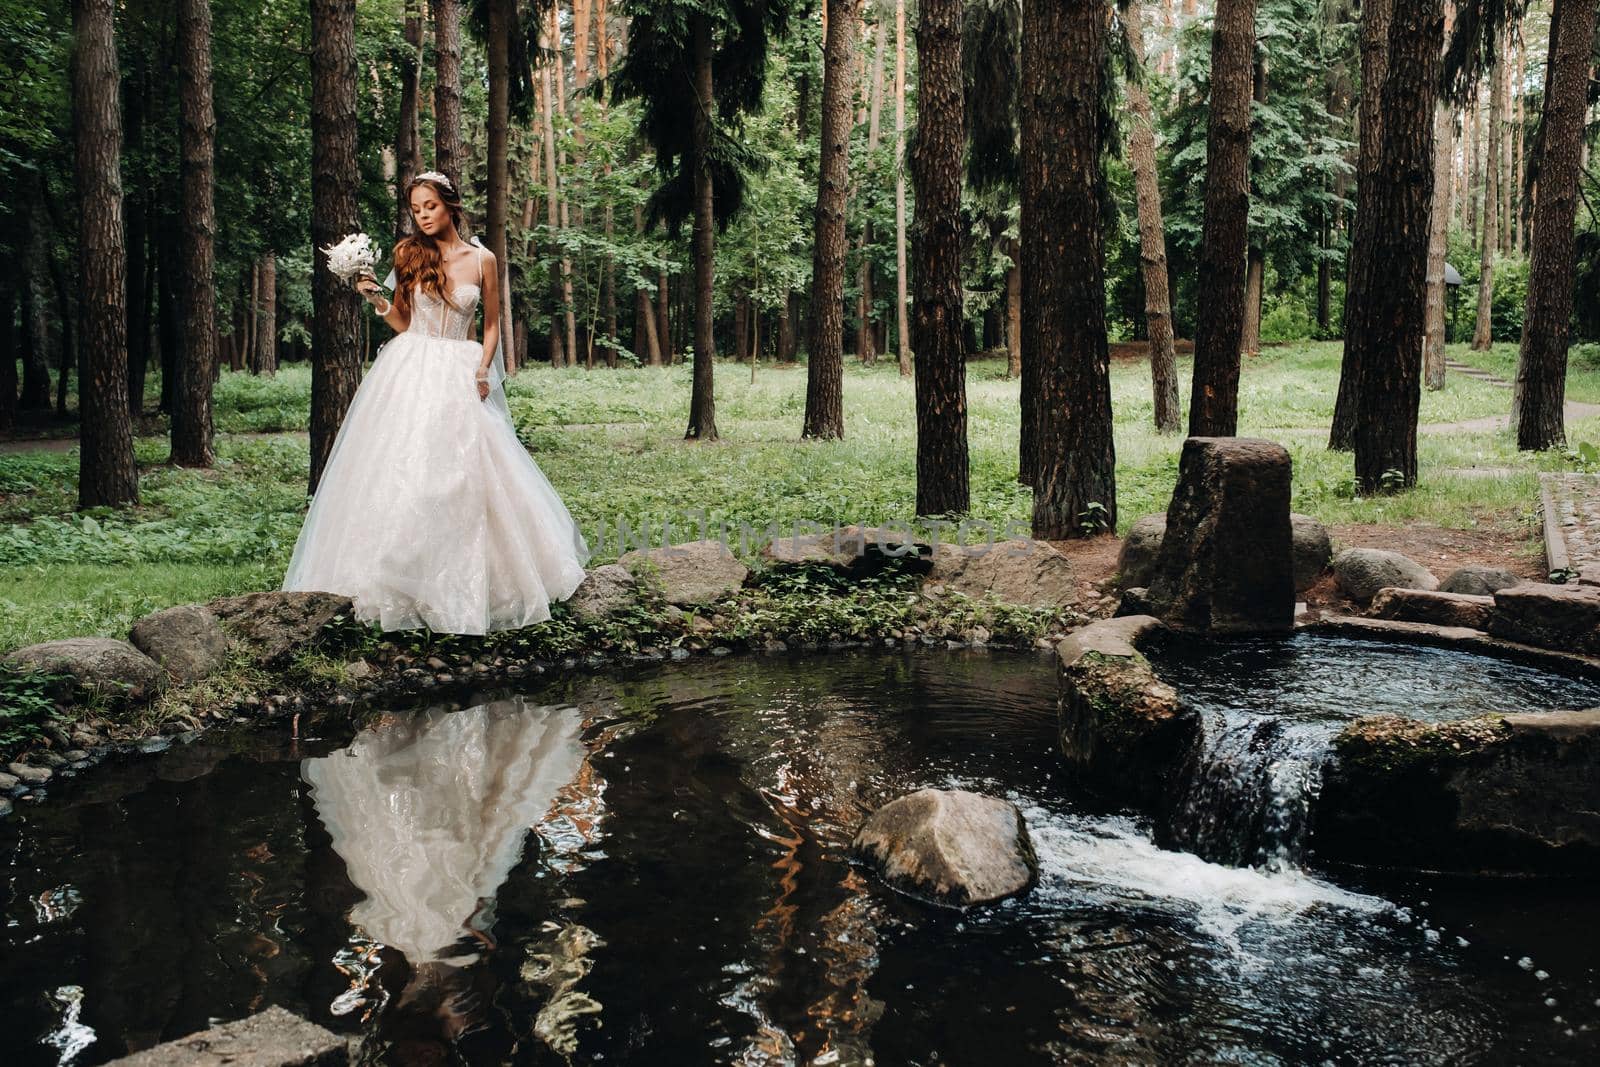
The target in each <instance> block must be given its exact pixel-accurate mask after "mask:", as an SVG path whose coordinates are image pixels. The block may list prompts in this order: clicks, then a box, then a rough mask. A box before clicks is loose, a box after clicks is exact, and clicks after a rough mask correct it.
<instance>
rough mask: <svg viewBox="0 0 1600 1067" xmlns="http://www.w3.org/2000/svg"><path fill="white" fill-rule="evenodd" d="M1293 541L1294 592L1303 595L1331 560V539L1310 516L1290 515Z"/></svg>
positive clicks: (1325, 528) (1290, 529) (1320, 524)
mask: <svg viewBox="0 0 1600 1067" xmlns="http://www.w3.org/2000/svg"><path fill="white" fill-rule="evenodd" d="M1289 531H1290V536H1291V537H1292V538H1293V540H1294V591H1295V592H1296V593H1303V592H1305V591H1306V590H1307V589H1310V588H1311V587H1312V586H1313V585H1315V584H1316V582H1317V579H1318V578H1320V577H1322V572H1323V571H1325V570H1327V569H1328V564H1329V563H1330V562H1332V560H1333V538H1332V537H1331V536H1330V535H1329V534H1328V528H1327V527H1326V526H1324V525H1322V523H1320V522H1318V521H1317V520H1316V519H1313V518H1312V517H1311V516H1310V515H1300V514H1290V516H1289Z"/></svg>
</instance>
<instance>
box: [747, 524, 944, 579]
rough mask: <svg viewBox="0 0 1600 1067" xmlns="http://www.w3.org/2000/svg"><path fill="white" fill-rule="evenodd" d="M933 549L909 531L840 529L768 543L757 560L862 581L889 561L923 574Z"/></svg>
mask: <svg viewBox="0 0 1600 1067" xmlns="http://www.w3.org/2000/svg"><path fill="white" fill-rule="evenodd" d="M932 554H933V546H932V545H930V544H929V543H928V542H926V541H922V540H919V539H917V538H916V537H915V536H913V535H912V534H911V533H910V532H909V531H905V530H895V529H892V528H889V527H877V526H841V527H838V528H836V529H833V530H827V531H820V532H817V533H807V534H798V533H797V534H795V535H794V536H792V537H779V538H775V539H773V540H772V541H769V542H768V543H767V545H766V547H765V548H763V549H762V550H761V558H762V559H763V560H766V561H767V562H768V563H771V564H774V565H777V566H784V567H826V568H828V569H831V570H834V571H837V572H838V573H839V574H841V575H843V576H844V577H846V578H864V577H866V576H868V575H870V574H875V573H877V572H878V571H880V570H882V569H883V568H884V567H885V566H887V565H888V564H889V563H890V562H892V561H899V564H900V565H901V566H902V567H907V568H908V569H910V570H912V571H915V572H918V573H926V572H927V570H928V568H929V565H930V564H929V557H930V556H931V555H932Z"/></svg>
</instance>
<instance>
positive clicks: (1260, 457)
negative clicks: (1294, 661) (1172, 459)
mask: <svg viewBox="0 0 1600 1067" xmlns="http://www.w3.org/2000/svg"><path fill="white" fill-rule="evenodd" d="M1290 468H1291V464H1290V459H1289V452H1288V450H1287V449H1285V448H1284V447H1283V446H1282V445H1280V444H1278V443H1277V442H1275V441H1263V440H1259V439H1255V438H1249V437H1191V438H1189V439H1188V440H1187V441H1185V442H1184V443H1183V457H1182V459H1181V460H1180V461H1179V465H1178V485H1177V488H1175V489H1174V490H1173V492H1172V503H1171V505H1170V506H1169V507H1168V508H1167V531H1166V534H1165V535H1164V536H1163V537H1162V539H1161V552H1160V554H1159V555H1158V556H1157V557H1156V565H1155V570H1154V572H1153V573H1152V575H1151V577H1150V586H1149V590H1150V591H1149V601H1150V605H1151V607H1152V609H1153V614H1155V615H1156V617H1158V618H1160V619H1161V620H1162V621H1163V622H1165V623H1167V624H1168V625H1170V626H1176V627H1181V628H1184V629H1191V630H1208V631H1212V632H1215V633H1283V632H1287V631H1289V630H1290V629H1292V628H1293V627H1294V537H1293V530H1292V524H1291V523H1290V521H1289V479H1290Z"/></svg>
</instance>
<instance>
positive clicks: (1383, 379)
mask: <svg viewBox="0 0 1600 1067" xmlns="http://www.w3.org/2000/svg"><path fill="white" fill-rule="evenodd" d="M1443 43H1444V12H1443V8H1442V5H1441V0H1411V2H1410V3H1407V4H1397V5H1396V7H1395V11H1394V16H1393V18H1392V20H1391V22H1390V26H1389V75H1388V77H1387V78H1385V79H1384V85H1383V147H1382V151H1381V152H1380V156H1379V161H1378V180H1377V181H1376V182H1374V183H1373V197H1372V200H1371V201H1370V202H1369V203H1367V204H1364V205H1363V207H1362V210H1363V211H1367V212H1370V214H1371V216H1372V218H1371V226H1372V230H1371V233H1372V237H1373V241H1372V255H1371V256H1370V257H1369V259H1368V261H1367V264H1366V267H1365V270H1366V271H1367V277H1366V278H1364V279H1362V281H1363V282H1364V284H1363V286H1362V290H1363V292H1364V293H1365V294H1366V299H1365V300H1364V301H1363V302H1362V303H1361V304H1358V305H1357V307H1356V309H1355V328H1354V329H1353V330H1351V331H1350V333H1349V338H1348V342H1347V343H1348V344H1350V345H1353V346H1354V348H1355V359H1356V366H1357V367H1358V368H1359V369H1360V378H1359V381H1358V384H1357V387H1356V426H1355V470H1356V484H1357V486H1358V487H1359V488H1360V489H1361V490H1362V491H1363V492H1377V491H1385V490H1393V489H1398V488H1401V487H1409V486H1411V485H1414V484H1416V480H1417V406H1418V404H1419V402H1420V400H1421V391H1420V389H1419V385H1420V379H1421V373H1422V333H1423V322H1424V308H1425V304H1426V302H1427V267H1428V228H1427V227H1423V226H1419V225H1417V223H1418V221H1419V220H1424V219H1428V218H1429V217H1430V216H1429V208H1430V206H1431V204H1430V201H1432V199H1433V127H1434V114H1433V109H1434V104H1435V103H1436V102H1437V99H1438V82H1439V69H1440V61H1441V51H1442V47H1443Z"/></svg>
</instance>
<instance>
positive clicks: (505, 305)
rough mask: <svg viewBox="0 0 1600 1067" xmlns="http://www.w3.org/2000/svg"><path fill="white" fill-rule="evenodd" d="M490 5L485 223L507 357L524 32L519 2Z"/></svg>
mask: <svg viewBox="0 0 1600 1067" xmlns="http://www.w3.org/2000/svg"><path fill="white" fill-rule="evenodd" d="M488 4H489V10H488V16H489V40H488V42H487V44H488V59H489V120H488V127H489V128H488V140H489V145H488V157H489V159H488V163H489V175H488V179H489V182H488V184H489V188H488V197H487V201H488V203H487V205H486V207H487V209H488V210H487V211H486V212H485V214H486V216H487V218H486V219H485V220H484V221H485V228H486V229H487V230H488V234H487V237H488V246H489V251H490V252H493V253H494V261H495V270H496V271H498V272H500V281H501V284H500V285H498V286H496V287H495V288H496V289H497V290H498V292H499V294H500V295H499V304H500V306H499V308H498V309H497V311H498V316H499V323H500V329H499V341H498V342H497V343H498V344H499V346H500V348H501V350H502V351H504V350H505V349H507V348H509V347H510V345H509V344H507V342H508V341H509V340H510V339H511V338H512V337H514V336H515V335H514V334H513V333H512V332H511V330H512V321H511V287H510V286H509V285H506V284H504V283H505V281H506V280H507V279H508V277H509V276H508V275H507V274H506V265H507V264H508V263H509V262H510V257H509V254H508V247H509V246H508V245H507V241H506V225H507V221H508V219H509V217H510V213H511V152H510V138H511V50H510V37H511V34H512V33H513V32H514V31H515V30H517V29H519V28H520V27H519V25H518V21H517V7H516V0H488ZM484 321H485V322H487V321H488V320H487V319H485V320H484ZM486 354H487V353H486ZM505 365H506V368H505V369H506V373H508V374H509V373H512V372H514V371H515V370H516V369H517V367H516V361H515V359H514V358H511V359H506V361H505Z"/></svg>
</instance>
